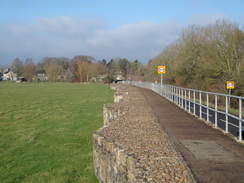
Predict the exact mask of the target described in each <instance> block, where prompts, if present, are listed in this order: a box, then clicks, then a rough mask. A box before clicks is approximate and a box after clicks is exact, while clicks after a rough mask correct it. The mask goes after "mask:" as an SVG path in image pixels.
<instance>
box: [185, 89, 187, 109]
mask: <svg viewBox="0 0 244 183" xmlns="http://www.w3.org/2000/svg"><path fill="white" fill-rule="evenodd" d="M185 110H187V97H186V89H185Z"/></svg>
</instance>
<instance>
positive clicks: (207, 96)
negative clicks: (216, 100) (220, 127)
mask: <svg viewBox="0 0 244 183" xmlns="http://www.w3.org/2000/svg"><path fill="white" fill-rule="evenodd" d="M206 98H207V121H209V95H208V93H207V94H206Z"/></svg>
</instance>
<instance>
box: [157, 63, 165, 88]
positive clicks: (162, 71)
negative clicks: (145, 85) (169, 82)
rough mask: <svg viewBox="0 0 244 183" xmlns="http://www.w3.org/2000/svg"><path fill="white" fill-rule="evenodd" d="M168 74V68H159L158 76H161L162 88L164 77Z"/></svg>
mask: <svg viewBox="0 0 244 183" xmlns="http://www.w3.org/2000/svg"><path fill="white" fill-rule="evenodd" d="M165 73H166V66H158V74H160V75H161V88H162V87H163V76H162V74H165Z"/></svg>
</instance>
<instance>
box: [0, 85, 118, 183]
mask: <svg viewBox="0 0 244 183" xmlns="http://www.w3.org/2000/svg"><path fill="white" fill-rule="evenodd" d="M0 91H1V94H0V182H1V183H7V182H8V183H10V182H11V183H18V182H27V183H30V182H33V183H39V182H52V183H64V182H65V183H69V182H85V183H89V182H90V183H94V182H98V181H97V179H96V177H95V175H94V170H93V156H92V133H93V132H94V131H96V130H97V129H99V128H100V127H101V126H102V125H103V119H102V114H103V113H102V111H103V104H105V103H111V102H112V101H113V91H112V90H111V89H110V88H109V85H101V84H71V83H4V82H1V83H0Z"/></svg>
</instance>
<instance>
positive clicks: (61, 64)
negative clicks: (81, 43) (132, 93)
mask: <svg viewBox="0 0 244 183" xmlns="http://www.w3.org/2000/svg"><path fill="white" fill-rule="evenodd" d="M10 68H11V70H12V71H13V72H14V73H15V74H17V76H18V77H24V78H25V79H26V80H27V81H28V82H33V81H37V74H36V73H37V71H45V75H46V77H47V78H48V81H51V82H58V81H60V78H59V76H60V75H61V74H62V72H63V71H64V70H67V69H69V71H70V72H71V73H72V74H73V75H72V78H70V80H68V81H72V82H89V81H98V80H99V78H100V80H101V81H103V82H106V83H111V82H113V81H115V80H116V79H117V77H118V76H121V79H122V78H123V79H125V80H127V79H128V78H134V79H136V80H142V78H143V76H144V75H145V72H146V68H145V66H144V65H143V64H141V63H140V62H139V61H138V60H134V61H129V60H127V59H126V58H116V59H111V60H110V61H109V62H107V61H106V60H105V59H103V60H101V61H100V60H99V61H97V60H96V59H95V58H94V57H92V56H85V55H79V56H75V57H74V58H72V59H69V58H65V57H59V58H57V57H44V58H42V59H41V60H40V61H39V62H38V63H37V64H35V63H34V62H33V60H32V59H31V58H27V59H26V60H25V61H22V60H20V59H19V58H16V59H14V60H13V63H12V65H11V67H10Z"/></svg>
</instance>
